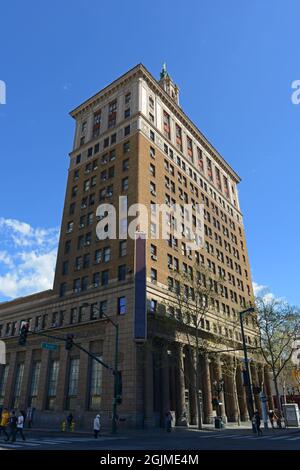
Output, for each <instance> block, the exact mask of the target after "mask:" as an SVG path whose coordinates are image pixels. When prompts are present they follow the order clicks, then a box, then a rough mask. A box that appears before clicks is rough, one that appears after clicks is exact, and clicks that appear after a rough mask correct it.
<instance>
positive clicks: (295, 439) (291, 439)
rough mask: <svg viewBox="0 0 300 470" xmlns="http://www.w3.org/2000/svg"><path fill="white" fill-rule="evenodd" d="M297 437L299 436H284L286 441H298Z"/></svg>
mask: <svg viewBox="0 0 300 470" xmlns="http://www.w3.org/2000/svg"><path fill="white" fill-rule="evenodd" d="M298 439H300V436H298V437H289V438H286V440H287V441H298Z"/></svg>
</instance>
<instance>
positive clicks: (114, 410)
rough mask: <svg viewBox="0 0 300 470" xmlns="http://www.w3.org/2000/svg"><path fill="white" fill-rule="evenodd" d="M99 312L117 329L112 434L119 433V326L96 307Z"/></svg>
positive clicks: (86, 304) (85, 304)
mask: <svg viewBox="0 0 300 470" xmlns="http://www.w3.org/2000/svg"><path fill="white" fill-rule="evenodd" d="M89 306H90V304H88V303H84V304H83V305H82V307H89ZM94 308H96V310H98V312H99V314H100V315H101V317H104V318H105V319H106V320H107V321H109V322H110V323H111V324H112V325H113V326H114V328H115V331H116V333H115V358H114V372H113V373H114V398H113V410H112V434H116V432H117V400H118V390H119V371H118V360H119V359H118V358H119V325H118V323H116V322H114V321H113V320H112V319H111V318H110V317H109V316H108V315H106V313H104V312H101V311H100V309H99V307H95V306H94Z"/></svg>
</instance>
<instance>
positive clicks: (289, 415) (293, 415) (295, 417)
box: [282, 403, 300, 428]
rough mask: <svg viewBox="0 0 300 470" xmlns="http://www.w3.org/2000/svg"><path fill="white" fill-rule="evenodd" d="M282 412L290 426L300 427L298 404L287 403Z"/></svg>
mask: <svg viewBox="0 0 300 470" xmlns="http://www.w3.org/2000/svg"><path fill="white" fill-rule="evenodd" d="M282 411H283V414H284V417H285V419H286V422H287V425H288V426H295V427H297V428H299V427H300V412H299V407H298V404H297V403H285V404H283V405H282Z"/></svg>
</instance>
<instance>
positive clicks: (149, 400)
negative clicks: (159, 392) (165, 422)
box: [144, 340, 154, 428]
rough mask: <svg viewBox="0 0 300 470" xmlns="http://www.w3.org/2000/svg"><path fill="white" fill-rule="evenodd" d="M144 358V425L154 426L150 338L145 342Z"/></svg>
mask: <svg viewBox="0 0 300 470" xmlns="http://www.w3.org/2000/svg"><path fill="white" fill-rule="evenodd" d="M144 358H145V368H144V381H145V386H144V426H145V427H146V428H148V427H153V426H154V396H153V387H154V384H153V351H152V342H151V341H150V340H149V341H148V342H147V343H146V344H145V350H144Z"/></svg>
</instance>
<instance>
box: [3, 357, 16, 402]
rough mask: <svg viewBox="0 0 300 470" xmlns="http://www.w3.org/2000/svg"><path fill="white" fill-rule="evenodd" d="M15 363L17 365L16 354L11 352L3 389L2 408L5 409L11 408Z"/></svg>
mask: <svg viewBox="0 0 300 470" xmlns="http://www.w3.org/2000/svg"><path fill="white" fill-rule="evenodd" d="M16 363H17V353H16V352H15V351H14V352H11V353H10V354H9V369H8V375H7V381H6V387H5V396H4V403H3V406H4V407H6V408H11V406H12V400H13V393H14V379H15V373H16Z"/></svg>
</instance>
